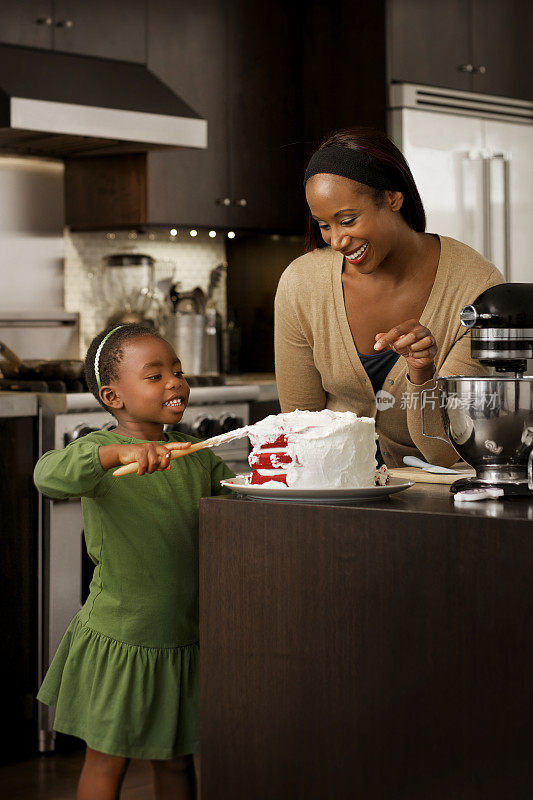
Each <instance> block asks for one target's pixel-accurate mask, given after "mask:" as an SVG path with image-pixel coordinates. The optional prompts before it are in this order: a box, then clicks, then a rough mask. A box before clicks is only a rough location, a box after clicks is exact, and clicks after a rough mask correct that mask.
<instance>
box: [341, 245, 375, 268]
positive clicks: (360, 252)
mask: <svg viewBox="0 0 533 800" xmlns="http://www.w3.org/2000/svg"><path fill="white" fill-rule="evenodd" d="M368 248H369V244H368V242H366V243H365V244H362V245H361V246H360V247H358V248H357V250H352V251H351V252H349V253H343V255H344V258H345V259H346V261H348V263H350V264H354V265H359V264H362V263H363V262H364V261H365V260H366V257H367V255H368Z"/></svg>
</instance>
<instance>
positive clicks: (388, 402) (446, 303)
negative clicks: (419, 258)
mask: <svg viewBox="0 0 533 800" xmlns="http://www.w3.org/2000/svg"><path fill="white" fill-rule="evenodd" d="M439 238H440V242H441V253H440V258H439V263H438V267H437V273H436V275H435V281H434V283H433V288H432V290H431V293H430V295H429V298H428V301H427V303H426V307H425V308H424V311H423V313H422V315H421V317H420V322H421V323H422V325H425V326H426V327H428V328H429V329H430V331H431V332H432V334H433V335H434V337H435V339H436V341H437V346H438V352H437V355H436V358H435V363H436V367H437V373H436V375H435V377H433V378H432V379H431V380H430V381H428V382H427V383H424V384H422V385H421V386H417V385H415V384H412V383H411V382H410V381H409V380H408V378H407V362H406V361H405V359H404V358H401V357H400V358H399V359H398V361H397V362H396V363H395V364H394V366H393V367H392V369H391V371H390V372H389V374H388V376H387V378H386V380H385V383H384V386H383V389H384V390H386V392H387V394H385V395H384V396H383V397H382V398H380V402H379V403H378V406H379V408H377V407H376V396H375V394H374V392H373V389H372V384H371V382H370V379H369V378H368V376H367V374H366V372H365V370H364V368H363V365H362V364H361V361H360V360H359V356H358V354H357V349H356V346H355V344H354V341H353V338H352V334H351V331H350V326H349V324H348V318H347V316H346V309H345V305H344V294H343V288H342V280H341V275H342V266H343V256H342V254H341V253H338V252H336V251H334V250H332V249H331V248H329V247H328V248H320V249H317V250H314V251H313V252H312V253H306V254H305V255H303V256H301V257H300V258H297V259H296V260H295V261H293V262H292V264H290V265H289V266H288V267H287V269H286V270H285V272H284V273H283V275H282V276H281V278H280V281H279V285H278V289H277V293H276V301H275V351H276V381H277V385H278V393H279V398H280V403H281V409H282V411H284V412H286V411H294V410H295V409H297V408H299V409H308V410H310V411H319V410H321V409H323V408H330V409H331V410H332V411H355V412H356V413H357V414H359V416H366V417H374V418H375V420H376V431H377V433H378V435H379V442H380V447H381V452H382V454H383V458H384V460H385V463H386V464H387V465H388V466H390V467H396V466H402V465H403V464H402V458H403V456H406V455H418V456H421V457H422V458H425V459H426V460H427V461H429V462H431V463H433V464H441V465H442V466H449V465H451V464H453V463H455V461H457V458H458V456H457V453H456V452H455V450H454V449H453V448H452V446H451V445H447V444H445V443H444V442H441V441H439V440H438V439H429V438H427V437H425V436H422V425H421V394H420V393H421V391H422V390H423V389H430V390H432V389H436V383H435V378H436V377H437V376H438V375H487V374H491V371H490V370H487V369H486V368H484V367H482V366H481V365H480V364H479V362H477V361H474V360H473V359H472V358H471V356H470V332H469V331H467V330H466V329H465V328H464V327H463V326H462V325H461V323H460V320H459V312H460V311H461V309H462V308H463V306H464V305H466V304H467V303H472V302H473V301H474V300H475V299H476V298H477V297H478V295H479V294H481V292H483V291H484V290H485V289H488V288H489V286H495V285H497V284H500V283H504V279H503V276H502V275H501V273H500V272H499V271H498V270H497V269H496V267H495V266H494V265H493V264H491V263H490V262H489V261H486V260H485V259H484V258H483V257H482V256H481V255H480V254H479V253H477V252H476V251H475V250H472V249H471V248H470V247H467V246H466V245H465V244H461V242H457V241H456V240H455V239H450V238H448V237H446V236H441V237H439ZM433 397H434V399H433ZM433 397H432V396H429V397H427V400H426V405H425V411H424V413H425V417H426V431H427V432H428V433H434V434H438V435H440V436H444V429H443V426H442V420H441V416H440V408H439V400H438V398H437V395H436V391H435V393H434V395H433ZM432 406H433V407H432Z"/></svg>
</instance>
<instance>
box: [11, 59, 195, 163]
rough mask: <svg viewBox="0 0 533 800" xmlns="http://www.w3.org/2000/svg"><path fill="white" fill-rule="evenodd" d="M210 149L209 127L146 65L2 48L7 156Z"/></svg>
mask: <svg viewBox="0 0 533 800" xmlns="http://www.w3.org/2000/svg"><path fill="white" fill-rule="evenodd" d="M168 147H173V148H174V147H198V148H205V147H207V122H206V121H205V120H203V119H201V117H200V116H199V115H198V114H197V113H196V112H195V111H193V109H192V108H190V107H189V106H188V105H187V104H186V103H185V102H184V101H183V100H181V98H179V97H178V96H177V95H176V94H174V92H172V91H171V89H169V88H168V86H166V85H165V84H164V83H162V82H161V81H160V80H159V78H157V77H156V76H155V75H154V74H153V73H152V72H150V70H149V69H147V67H145V66H143V65H142V64H132V63H128V62H125V61H112V60H110V59H101V58H91V57H88V56H78V55H71V54H68V53H55V52H52V51H49V50H34V49H32V48H26V47H16V46H11V45H0V153H2V152H3V153H19V154H25V155H46V156H54V157H59V158H63V157H69V156H82V155H106V154H112V153H135V152H143V151H147V150H152V149H160V148H168Z"/></svg>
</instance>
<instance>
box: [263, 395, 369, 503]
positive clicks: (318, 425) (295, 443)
mask: <svg viewBox="0 0 533 800" xmlns="http://www.w3.org/2000/svg"><path fill="white" fill-rule="evenodd" d="M248 436H249V438H250V442H251V443H252V447H253V450H252V452H251V453H250V457H249V459H248V461H249V464H250V467H251V468H252V470H253V472H252V474H251V476H250V477H249V479H248V480H249V483H251V484H262V485H270V486H276V488H281V487H282V486H287V487H289V488H298V489H319V488H320V489H331V488H339V489H342V488H364V487H368V486H375V485H376V482H379V483H380V484H381V483H383V482H384V477H383V476H380V478H378V477H377V475H376V438H377V437H376V427H375V423H374V420H373V419H372V418H371V417H358V416H357V414H353V413H352V412H351V411H329V410H327V409H326V410H324V411H292V412H291V413H289V414H277V415H272V416H270V417H266V418H265V419H263V420H261V422H257V423H256V424H255V425H253V426H252V427H251V428H250V430H249V432H248Z"/></svg>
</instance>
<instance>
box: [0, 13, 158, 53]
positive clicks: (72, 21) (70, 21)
mask: <svg viewBox="0 0 533 800" xmlns="http://www.w3.org/2000/svg"><path fill="white" fill-rule="evenodd" d="M0 42H4V43H6V44H19V45H25V46H27V47H40V48H44V49H53V50H58V51H61V52H64V53H77V54H79V55H86V56H99V57H101V58H114V59H118V60H119V61H135V62H140V63H143V62H144V61H145V60H146V0H115V2H114V3H109V2H107V1H106V0H91V2H86V0H54V1H53V2H52V0H24V2H20V0H2V3H1V4H0Z"/></svg>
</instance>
